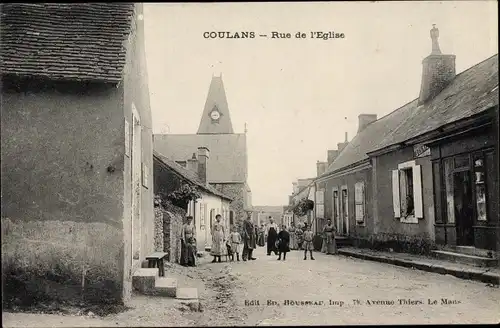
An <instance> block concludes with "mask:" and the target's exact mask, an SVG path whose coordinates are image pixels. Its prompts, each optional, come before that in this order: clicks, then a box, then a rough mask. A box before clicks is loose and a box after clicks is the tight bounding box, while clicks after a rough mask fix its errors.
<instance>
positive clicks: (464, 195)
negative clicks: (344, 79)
mask: <svg viewBox="0 0 500 328" xmlns="http://www.w3.org/2000/svg"><path fill="white" fill-rule="evenodd" d="M437 35H438V33H437V29H436V28H433V29H432V30H431V38H432V45H433V46H432V49H433V50H432V52H431V54H430V55H429V56H428V57H426V58H425V59H424V60H423V63H422V65H423V73H422V84H421V90H420V95H419V97H418V98H417V99H415V100H413V101H411V102H409V103H408V104H406V105H404V106H402V107H401V108H398V109H396V110H395V111H393V112H392V113H390V114H388V115H386V116H384V117H382V118H380V119H377V118H376V116H374V115H366V114H363V115H360V117H359V127H358V133H357V135H356V136H355V137H354V138H353V140H352V141H351V142H350V143H349V144H348V145H347V146H345V147H344V148H343V149H342V150H341V151H340V152H338V153H337V154H335V155H336V157H334V156H332V157H334V158H335V159H334V160H333V162H332V163H330V164H329V165H328V167H327V168H326V170H325V172H324V173H322V174H318V175H319V176H318V178H316V180H315V183H316V186H317V189H318V191H320V190H323V191H324V204H325V206H324V216H325V218H331V219H332V220H333V221H334V223H335V225H336V227H337V230H338V233H339V234H341V235H347V236H349V237H352V238H354V239H355V240H356V241H357V242H358V245H361V244H365V245H369V246H374V247H376V248H392V249H394V250H396V251H409V252H417V253H422V252H423V253H429V252H430V251H431V250H432V249H434V248H435V247H436V246H438V247H440V246H441V247H445V248H448V249H452V250H456V247H457V246H465V247H473V248H476V249H479V250H481V249H483V250H490V251H494V250H495V249H498V248H497V245H498V238H497V236H498V229H499V228H498V227H499V223H498V215H496V214H495V213H497V211H498V190H497V189H498V160H497V155H498V150H497V149H498V138H497V135H496V131H498V119H497V116H498V55H495V56H493V57H491V58H488V59H487V60H485V61H483V62H481V63H479V64H477V65H475V66H473V67H471V68H470V69H467V70H466V71H464V72H462V73H460V74H458V75H457V74H456V73H455V56H454V55H446V54H442V53H441V51H440V50H439V45H438V42H437ZM323 168H324V165H323V164H322V162H319V163H318V173H321V172H322V170H323ZM486 177H488V178H486ZM320 197H321V196H320ZM316 198H317V200H318V196H317V197H316ZM317 200H316V203H318V201H317ZM316 206H318V204H316ZM317 216H318V215H317ZM318 223H319V224H318ZM318 223H317V225H321V224H323V223H322V222H321V220H319V218H318ZM320 228H321V227H320ZM436 244H437V245H436Z"/></svg>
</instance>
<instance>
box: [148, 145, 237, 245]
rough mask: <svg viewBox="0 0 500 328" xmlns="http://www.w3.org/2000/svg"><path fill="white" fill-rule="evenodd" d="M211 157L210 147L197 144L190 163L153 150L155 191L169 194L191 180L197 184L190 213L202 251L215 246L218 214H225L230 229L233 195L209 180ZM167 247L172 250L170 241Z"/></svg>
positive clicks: (223, 222)
mask: <svg viewBox="0 0 500 328" xmlns="http://www.w3.org/2000/svg"><path fill="white" fill-rule="evenodd" d="M209 160H210V151H209V150H208V149H207V148H204V147H200V148H198V153H197V154H196V153H194V154H193V156H192V157H191V158H190V159H189V160H188V161H187V166H186V167H183V166H182V165H180V164H178V163H176V162H175V161H173V160H171V159H169V158H167V157H165V156H163V155H161V154H159V153H157V152H154V156H153V161H154V163H153V165H154V193H155V195H160V194H163V195H165V196H166V197H167V198H168V195H169V194H171V193H172V192H175V191H176V190H179V188H181V187H182V186H183V185H185V184H188V185H191V186H194V187H196V189H197V190H198V191H199V194H200V196H201V197H200V198H199V199H194V200H191V201H189V203H188V204H187V215H190V216H192V217H193V223H194V225H195V228H196V243H197V249H198V251H200V252H203V251H204V250H209V249H210V248H211V247H212V226H213V224H214V223H215V216H216V215H217V214H220V215H221V216H222V220H221V223H222V224H223V225H224V228H225V231H226V233H229V231H230V228H231V225H230V220H229V219H230V217H229V211H230V210H229V208H230V204H231V201H232V199H231V198H230V197H229V196H227V195H224V194H223V193H221V192H219V191H218V190H217V189H215V188H214V187H212V186H211V185H210V184H208V183H207V181H206V170H207V162H208V161H209ZM165 246H166V248H165V251H170V249H169V248H170V247H171V246H170V245H165Z"/></svg>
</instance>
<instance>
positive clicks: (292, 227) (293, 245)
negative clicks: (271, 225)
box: [288, 222, 299, 250]
mask: <svg viewBox="0 0 500 328" xmlns="http://www.w3.org/2000/svg"><path fill="white" fill-rule="evenodd" d="M296 230H297V228H295V223H293V222H292V224H291V225H290V229H288V232H289V233H290V249H291V250H295V249H298V248H299V247H298V245H297V236H296V235H295V231H296Z"/></svg>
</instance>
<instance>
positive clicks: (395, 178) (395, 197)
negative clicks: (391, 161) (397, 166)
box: [392, 170, 401, 218]
mask: <svg viewBox="0 0 500 328" xmlns="http://www.w3.org/2000/svg"><path fill="white" fill-rule="evenodd" d="M392 207H393V209H394V217H395V218H399V217H401V203H400V200H399V170H393V171H392Z"/></svg>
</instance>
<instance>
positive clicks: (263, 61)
mask: <svg viewBox="0 0 500 328" xmlns="http://www.w3.org/2000/svg"><path fill="white" fill-rule="evenodd" d="M497 11H498V9H497V3H496V1H470V2H469V1H444V2H439V1H432V2H423V1H422V2H420V1H419V2H392V1H391V2H317V3H314V2H308V3H305V2H304V3H195V4H188V3H182V4H180V3H179V4H175V3H147V4H144V23H145V33H146V57H147V66H148V75H149V90H150V97H151V108H152V112H153V132H154V133H175V134H180V133H183V134H184V133H188V134H189V133H193V134H194V133H196V131H197V129H198V125H199V123H200V118H201V115H202V112H203V107H204V105H205V100H206V96H207V93H208V87H209V84H210V80H211V78H212V75H220V73H222V77H223V81H224V86H225V89H226V96H227V99H228V104H229V110H230V113H231V120H232V123H233V128H234V130H235V133H243V131H244V126H245V123H246V124H247V128H248V132H247V147H248V183H249V185H250V188H251V189H252V199H253V205H285V204H287V203H288V195H289V194H291V192H292V182H293V181H295V180H297V179H298V178H310V177H315V176H316V162H317V161H318V160H320V161H326V155H327V150H328V149H336V146H337V143H339V142H343V141H344V138H345V132H347V133H348V139H349V140H351V139H352V138H353V137H354V136H355V134H356V131H357V128H358V115H359V114H377V115H378V117H379V118H380V117H382V116H384V115H386V114H388V113H390V112H392V111H393V110H395V109H397V108H398V107H401V106H402V105H404V104H406V103H407V102H409V101H411V100H413V99H415V98H416V97H418V94H419V91H420V82H421V74H422V59H423V58H425V57H426V56H427V55H429V54H430V52H431V39H430V36H429V30H430V29H431V28H432V24H436V27H437V28H439V33H440V36H439V44H440V47H441V51H442V52H443V53H446V54H454V55H456V69H457V73H459V72H462V71H464V70H465V69H467V68H469V67H471V66H473V65H475V64H477V63H479V62H480V61H483V60H484V59H486V58H488V57H490V56H492V55H494V54H496V53H498V43H497V39H498V32H497V30H498V14H497ZM210 31H227V32H230V33H235V32H242V31H248V32H251V31H253V32H255V34H256V35H257V37H256V38H254V39H206V38H204V37H203V33H204V32H210ZM273 31H275V32H281V33H291V35H292V38H291V39H271V38H261V37H259V36H258V35H259V34H267V35H270V34H271V32H273ZM311 31H334V32H335V33H344V35H345V38H343V39H340V38H339V39H329V40H323V39H311V38H306V39H297V38H294V36H295V34H296V33H297V32H304V33H306V34H307V35H308V36H309V34H310V32H311Z"/></svg>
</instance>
